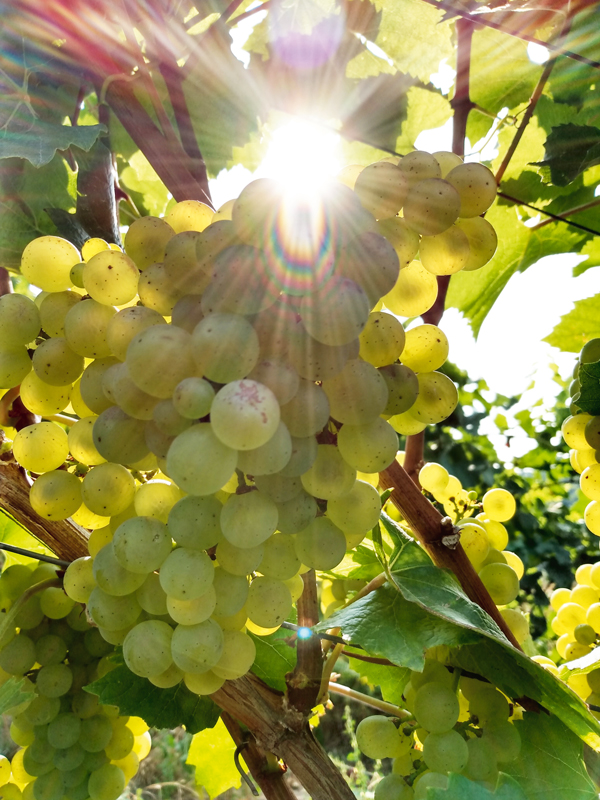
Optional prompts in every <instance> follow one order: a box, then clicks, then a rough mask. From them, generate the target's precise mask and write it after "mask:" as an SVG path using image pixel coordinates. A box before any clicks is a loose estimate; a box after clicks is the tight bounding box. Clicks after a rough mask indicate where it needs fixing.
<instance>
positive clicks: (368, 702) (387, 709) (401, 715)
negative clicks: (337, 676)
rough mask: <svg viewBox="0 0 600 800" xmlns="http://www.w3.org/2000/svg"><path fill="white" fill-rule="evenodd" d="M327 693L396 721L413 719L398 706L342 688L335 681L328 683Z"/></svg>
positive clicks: (342, 686)
mask: <svg viewBox="0 0 600 800" xmlns="http://www.w3.org/2000/svg"><path fill="white" fill-rule="evenodd" d="M329 691H330V692H333V694H341V695H343V696H344V697H348V698H349V699H350V700H356V702H357V703H362V704H363V705H364V706H369V707H370V708H376V709H377V711H383V713H384V714H389V715H390V716H392V717H398V719H404V720H409V719H412V718H413V715H412V714H411V713H410V711H407V710H406V709H404V708H400V706H395V705H393V704H392V703H386V701H385V700H378V699H377V698H376V697H369V695H367V694H363V693H362V692H357V691H356V689H351V688H350V687H349V686H344V685H343V684H341V683H335V681H329Z"/></svg>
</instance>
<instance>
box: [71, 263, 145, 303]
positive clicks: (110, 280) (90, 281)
mask: <svg viewBox="0 0 600 800" xmlns="http://www.w3.org/2000/svg"><path fill="white" fill-rule="evenodd" d="M139 276H140V273H139V270H138V268H137V267H136V265H135V264H134V262H133V260H132V259H131V258H129V256H127V255H125V253H119V252H115V251H114V250H103V251H102V252H99V253H97V254H96V255H94V256H92V258H90V259H89V261H88V262H87V264H86V265H85V267H84V268H83V285H84V288H85V290H86V291H87V293H88V294H89V295H90V297H91V298H92V299H93V300H97V301H98V302H99V303H104V304H106V305H111V306H121V305H123V304H124V303H128V302H129V301H130V300H133V298H134V297H135V296H136V294H137V288H138V279H139Z"/></svg>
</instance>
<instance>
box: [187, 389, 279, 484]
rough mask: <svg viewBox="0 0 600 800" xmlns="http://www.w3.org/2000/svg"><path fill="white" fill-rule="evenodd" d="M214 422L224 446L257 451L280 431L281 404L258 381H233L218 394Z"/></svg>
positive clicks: (215, 402) (212, 409) (214, 428)
mask: <svg viewBox="0 0 600 800" xmlns="http://www.w3.org/2000/svg"><path fill="white" fill-rule="evenodd" d="M210 419H211V426H212V429H213V431H214V433H215V435H216V436H217V437H218V438H219V439H220V440H221V441H222V442H223V444H225V445H227V446H228V447H231V448H235V449H236V450H254V449H255V448H256V447H260V446H261V445H263V444H265V442H268V441H269V439H270V438H271V437H272V436H273V435H274V433H275V431H276V430H277V427H278V425H279V420H280V410H279V403H278V402H277V398H276V397H275V395H274V394H273V392H272V391H271V390H270V389H268V388H267V387H266V386H263V385H262V384H260V383H257V382H256V381H251V380H239V381H233V382H231V383H228V384H227V385H226V386H224V387H223V388H222V389H221V390H220V391H219V392H217V395H216V397H215V399H214V401H213V404H212V408H211V412H210ZM288 428H289V426H288ZM290 432H292V431H291V430H290ZM182 488H183V487H182ZM219 488H221V487H219Z"/></svg>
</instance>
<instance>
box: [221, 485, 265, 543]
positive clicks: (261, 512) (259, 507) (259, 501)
mask: <svg viewBox="0 0 600 800" xmlns="http://www.w3.org/2000/svg"><path fill="white" fill-rule="evenodd" d="M278 516H279V515H278V512H277V506H276V505H275V503H274V502H273V501H272V500H270V499H269V498H268V497H267V496H265V495H264V494H263V493H262V492H247V493H245V494H234V495H232V496H231V497H230V498H229V500H228V501H227V502H226V503H225V505H224V506H223V508H222V510H221V518H220V524H221V531H222V533H223V536H224V537H225V538H226V539H227V541H228V542H229V543H230V544H232V545H234V546H235V547H256V546H257V545H259V544H262V543H263V542H265V541H266V540H267V539H268V538H269V536H271V535H272V534H273V533H275V531H276V530H277V520H278Z"/></svg>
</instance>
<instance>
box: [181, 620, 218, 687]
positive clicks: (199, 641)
mask: <svg viewBox="0 0 600 800" xmlns="http://www.w3.org/2000/svg"><path fill="white" fill-rule="evenodd" d="M223 644H224V635H223V630H222V629H221V627H220V626H219V625H218V624H217V623H216V622H215V621H214V620H212V619H207V620H206V621H205V622H200V623H198V624H197V625H178V626H177V627H176V628H175V630H174V632H173V639H172V642H171V651H172V655H173V661H174V662H175V664H177V666H178V667H179V668H180V669H182V670H183V671H184V672H191V673H194V674H196V673H203V672H207V671H208V670H209V669H212V667H214V665H215V664H216V663H217V662H218V660H219V659H220V657H221V654H222V652H223Z"/></svg>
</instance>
